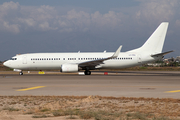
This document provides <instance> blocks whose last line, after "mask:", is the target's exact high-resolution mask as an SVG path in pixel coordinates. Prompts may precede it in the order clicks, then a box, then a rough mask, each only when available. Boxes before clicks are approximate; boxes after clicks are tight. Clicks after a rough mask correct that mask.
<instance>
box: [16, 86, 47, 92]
mask: <svg viewBox="0 0 180 120" xmlns="http://www.w3.org/2000/svg"><path fill="white" fill-rule="evenodd" d="M43 87H46V86H36V87H31V88H25V89H19V90H16V91H26V90H33V89H38V88H43Z"/></svg>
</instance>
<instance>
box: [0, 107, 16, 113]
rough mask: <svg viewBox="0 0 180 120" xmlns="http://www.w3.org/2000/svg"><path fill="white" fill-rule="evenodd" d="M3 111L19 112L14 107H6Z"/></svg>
mask: <svg viewBox="0 0 180 120" xmlns="http://www.w3.org/2000/svg"><path fill="white" fill-rule="evenodd" d="M3 110H8V111H10V112H12V111H19V109H17V108H13V107H6V108H3Z"/></svg>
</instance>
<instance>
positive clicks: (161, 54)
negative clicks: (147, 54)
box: [151, 50, 174, 57]
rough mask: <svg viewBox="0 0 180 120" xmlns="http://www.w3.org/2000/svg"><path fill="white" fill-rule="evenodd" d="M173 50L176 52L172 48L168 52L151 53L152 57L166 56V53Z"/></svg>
mask: <svg viewBox="0 0 180 120" xmlns="http://www.w3.org/2000/svg"><path fill="white" fill-rule="evenodd" d="M171 52H174V51H173V50H171V51H168V52H163V53H158V54H154V55H151V57H158V56H164V55H166V54H168V53H171Z"/></svg>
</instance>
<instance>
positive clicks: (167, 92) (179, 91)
mask: <svg viewBox="0 0 180 120" xmlns="http://www.w3.org/2000/svg"><path fill="white" fill-rule="evenodd" d="M175 92H180V90H174V91H166V93H175Z"/></svg>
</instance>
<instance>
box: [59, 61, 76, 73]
mask: <svg viewBox="0 0 180 120" xmlns="http://www.w3.org/2000/svg"><path fill="white" fill-rule="evenodd" d="M60 71H61V72H78V64H71V63H66V64H62V65H61V70H60Z"/></svg>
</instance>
